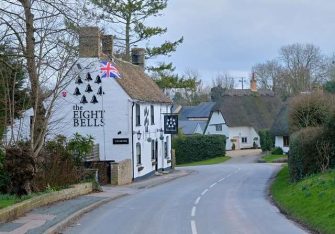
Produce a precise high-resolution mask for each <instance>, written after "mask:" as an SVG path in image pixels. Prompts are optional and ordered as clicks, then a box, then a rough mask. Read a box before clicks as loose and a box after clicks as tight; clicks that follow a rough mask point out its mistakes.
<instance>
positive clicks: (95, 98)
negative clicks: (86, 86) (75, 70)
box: [91, 95, 98, 104]
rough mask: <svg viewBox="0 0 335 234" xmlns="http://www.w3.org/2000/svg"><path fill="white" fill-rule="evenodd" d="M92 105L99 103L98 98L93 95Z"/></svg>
mask: <svg viewBox="0 0 335 234" xmlns="http://www.w3.org/2000/svg"><path fill="white" fill-rule="evenodd" d="M91 103H93V104H96V103H98V100H97V97H96V96H95V95H93V97H92V100H91Z"/></svg>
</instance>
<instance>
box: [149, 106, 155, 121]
mask: <svg viewBox="0 0 335 234" xmlns="http://www.w3.org/2000/svg"><path fill="white" fill-rule="evenodd" d="M150 115H151V125H154V124H155V108H154V106H153V105H151V106H150Z"/></svg>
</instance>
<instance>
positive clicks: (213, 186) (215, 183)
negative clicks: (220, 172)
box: [209, 182, 217, 188]
mask: <svg viewBox="0 0 335 234" xmlns="http://www.w3.org/2000/svg"><path fill="white" fill-rule="evenodd" d="M216 184H217V183H216V182H215V183H214V184H212V185H211V186H209V187H210V188H213V187H214V186H215V185H216Z"/></svg>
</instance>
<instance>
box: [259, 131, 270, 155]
mask: <svg viewBox="0 0 335 234" xmlns="http://www.w3.org/2000/svg"><path fill="white" fill-rule="evenodd" d="M258 134H259V137H260V144H261V149H262V151H263V152H264V151H270V150H271V149H272V147H273V140H272V136H271V134H270V131H269V130H268V129H263V130H260V131H259V132H258Z"/></svg>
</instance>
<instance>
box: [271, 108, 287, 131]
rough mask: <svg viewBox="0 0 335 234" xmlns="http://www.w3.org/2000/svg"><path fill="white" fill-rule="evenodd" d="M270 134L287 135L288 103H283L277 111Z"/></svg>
mask: <svg viewBox="0 0 335 234" xmlns="http://www.w3.org/2000/svg"><path fill="white" fill-rule="evenodd" d="M271 134H272V135H273V136H289V135H290V133H289V129H288V105H287V104H285V105H284V106H283V107H282V108H281V110H280V112H279V113H278V115H277V117H276V119H275V121H274V123H273V125H272V127H271Z"/></svg>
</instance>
